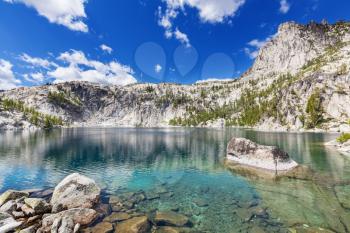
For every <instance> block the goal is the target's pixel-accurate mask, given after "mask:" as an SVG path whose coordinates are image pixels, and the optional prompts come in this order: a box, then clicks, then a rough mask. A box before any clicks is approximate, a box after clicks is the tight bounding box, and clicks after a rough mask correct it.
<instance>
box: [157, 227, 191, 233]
mask: <svg viewBox="0 0 350 233" xmlns="http://www.w3.org/2000/svg"><path fill="white" fill-rule="evenodd" d="M189 232H192V229H191V228H187V227H158V228H157V230H156V231H155V233H189Z"/></svg>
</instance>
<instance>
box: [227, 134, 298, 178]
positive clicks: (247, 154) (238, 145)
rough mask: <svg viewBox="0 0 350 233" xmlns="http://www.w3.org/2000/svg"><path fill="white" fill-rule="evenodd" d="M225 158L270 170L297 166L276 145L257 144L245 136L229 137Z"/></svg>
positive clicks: (281, 169)
mask: <svg viewBox="0 0 350 233" xmlns="http://www.w3.org/2000/svg"><path fill="white" fill-rule="evenodd" d="M227 158H228V160H230V161H233V162H237V163H241V164H244V165H247V166H253V167H257V168H262V169H267V170H272V171H286V170H290V169H293V168H295V167H297V166H298V164H297V163H296V162H295V161H294V160H292V159H291V158H290V157H289V155H288V153H286V152H284V151H282V150H281V149H279V148H278V147H275V146H264V145H259V144H257V143H255V142H253V141H250V140H248V139H245V138H232V139H231V141H230V142H229V144H228V146H227Z"/></svg>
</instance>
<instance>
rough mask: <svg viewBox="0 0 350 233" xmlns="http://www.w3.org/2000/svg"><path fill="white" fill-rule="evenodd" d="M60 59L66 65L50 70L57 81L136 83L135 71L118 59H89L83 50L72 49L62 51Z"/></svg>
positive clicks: (111, 83) (106, 83) (49, 73)
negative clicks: (103, 60) (106, 61)
mask: <svg viewBox="0 0 350 233" xmlns="http://www.w3.org/2000/svg"><path fill="white" fill-rule="evenodd" d="M57 59H58V60H60V61H62V62H64V63H65V64H66V66H59V67H57V68H56V69H55V70H52V71H50V72H48V76H50V77H52V78H54V79H55V81H54V82H55V83H59V82H67V81H88V82H93V83H100V84H105V85H128V84H132V83H136V82H137V80H136V79H135V77H134V76H133V75H134V71H133V70H132V69H131V68H130V67H129V66H125V65H122V64H120V63H118V62H116V61H112V62H109V63H102V62H100V61H96V60H89V59H88V58H87V57H86V56H85V54H84V53H83V52H82V51H76V50H71V51H68V52H65V53H62V54H61V55H60V56H59V57H58V58H57Z"/></svg>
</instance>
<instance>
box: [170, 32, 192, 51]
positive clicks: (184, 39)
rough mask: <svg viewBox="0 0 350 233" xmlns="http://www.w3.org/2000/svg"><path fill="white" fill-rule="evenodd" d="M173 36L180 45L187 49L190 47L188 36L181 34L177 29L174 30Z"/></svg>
mask: <svg viewBox="0 0 350 233" xmlns="http://www.w3.org/2000/svg"><path fill="white" fill-rule="evenodd" d="M174 36H175V38H176V39H178V40H179V41H180V42H181V43H183V44H185V45H186V46H187V47H190V46H191V45H190V40H189V39H188V36H187V35H186V34H185V33H183V32H181V31H180V30H179V29H178V28H176V30H175V32H174Z"/></svg>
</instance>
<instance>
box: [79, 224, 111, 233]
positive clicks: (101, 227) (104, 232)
mask: <svg viewBox="0 0 350 233" xmlns="http://www.w3.org/2000/svg"><path fill="white" fill-rule="evenodd" d="M113 231H114V226H113V224H112V223H110V222H100V223H99V224H97V225H96V226H94V227H91V228H88V229H85V230H84V233H111V232H113Z"/></svg>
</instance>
